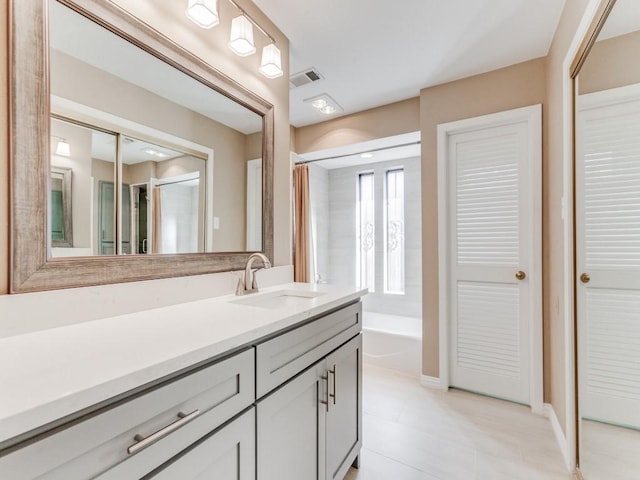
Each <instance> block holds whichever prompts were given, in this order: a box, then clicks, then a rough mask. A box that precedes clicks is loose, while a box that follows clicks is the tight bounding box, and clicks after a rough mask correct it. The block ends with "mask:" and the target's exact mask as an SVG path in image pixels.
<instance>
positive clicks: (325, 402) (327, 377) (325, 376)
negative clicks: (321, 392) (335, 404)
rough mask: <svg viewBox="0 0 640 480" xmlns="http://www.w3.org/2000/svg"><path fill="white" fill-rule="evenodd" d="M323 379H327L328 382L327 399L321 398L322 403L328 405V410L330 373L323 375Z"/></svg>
mask: <svg viewBox="0 0 640 480" xmlns="http://www.w3.org/2000/svg"><path fill="white" fill-rule="evenodd" d="M320 378H321V379H322V380H326V382H327V400H326V401H325V400H320V403H321V404H323V405H326V406H327V412H328V411H329V374H328V373H327V374H326V375H322V376H321V377H320Z"/></svg>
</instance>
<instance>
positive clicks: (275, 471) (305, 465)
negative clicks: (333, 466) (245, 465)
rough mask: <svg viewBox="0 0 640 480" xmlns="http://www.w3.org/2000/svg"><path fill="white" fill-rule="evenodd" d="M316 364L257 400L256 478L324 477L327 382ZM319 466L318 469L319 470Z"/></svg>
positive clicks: (286, 479)
mask: <svg viewBox="0 0 640 480" xmlns="http://www.w3.org/2000/svg"><path fill="white" fill-rule="evenodd" d="M322 370H323V365H322V364H321V363H318V364H316V365H314V366H312V367H311V368H309V369H308V370H306V371H305V372H304V373H302V374H301V375H299V376H298V377H296V378H295V379H293V380H292V381H291V382H289V383H287V384H286V385H285V386H283V387H281V388H280V389H278V390H276V391H275V392H274V393H272V394H271V395H269V396H268V397H266V398H265V399H263V400H261V401H259V402H258V405H257V407H256V409H257V431H258V438H257V464H258V480H300V479H303V478H304V479H305V480H318V479H320V478H323V476H322V473H323V470H324V468H323V464H324V423H325V408H324V406H323V405H322V404H321V403H320V401H321V399H322V398H324V397H326V393H325V391H326V382H323V381H322V378H321V377H322ZM319 468H320V469H321V471H320V472H319V471H318V469H319Z"/></svg>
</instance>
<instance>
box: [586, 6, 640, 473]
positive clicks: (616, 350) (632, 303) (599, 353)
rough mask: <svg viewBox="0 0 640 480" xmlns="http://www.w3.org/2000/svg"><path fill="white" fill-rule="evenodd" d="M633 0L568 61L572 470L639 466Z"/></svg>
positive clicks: (639, 95)
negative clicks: (574, 404)
mask: <svg viewBox="0 0 640 480" xmlns="http://www.w3.org/2000/svg"><path fill="white" fill-rule="evenodd" d="M638 52H640V4H639V2H638V1H637V0H606V1H603V2H602V3H601V6H600V15H598V16H597V17H596V21H595V22H594V24H593V25H592V28H591V35H590V36H589V37H588V39H587V43H586V44H585V48H584V51H583V54H582V55H580V56H579V58H578V59H577V62H576V68H575V71H574V73H575V76H574V78H575V83H574V86H575V110H574V114H575V153H576V154H575V183H574V186H575V187H574V188H575V207H576V209H575V226H576V229H575V252H576V256H575V260H576V272H575V277H576V278H575V280H576V283H575V302H576V323H575V327H576V349H577V356H576V358H577V375H576V379H577V382H576V383H577V398H578V416H577V417H578V418H577V423H578V425H577V427H578V433H579V436H578V445H577V446H578V468H579V470H580V473H581V474H582V478H584V479H585V480H605V479H607V480H608V479H614V478H625V479H626V478H635V477H637V475H638V472H640V457H638V451H639V449H640V66H639V63H638V59H637V55H638Z"/></svg>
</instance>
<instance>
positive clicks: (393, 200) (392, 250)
mask: <svg viewBox="0 0 640 480" xmlns="http://www.w3.org/2000/svg"><path fill="white" fill-rule="evenodd" d="M385 192H386V205H385V206H386V209H385V220H386V222H385V249H384V252H385V255H384V267H385V268H384V291H385V293H395V294H403V293H404V170H402V169H396V170H388V171H387V173H386V176H385Z"/></svg>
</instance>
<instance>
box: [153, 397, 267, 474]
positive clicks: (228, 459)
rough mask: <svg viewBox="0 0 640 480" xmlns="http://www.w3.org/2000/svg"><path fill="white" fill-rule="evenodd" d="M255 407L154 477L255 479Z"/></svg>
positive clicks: (180, 456)
mask: <svg viewBox="0 0 640 480" xmlns="http://www.w3.org/2000/svg"><path fill="white" fill-rule="evenodd" d="M255 432H256V429H255V410H254V409H253V408H252V409H251V410H249V411H248V412H246V413H244V414H243V415H242V416H240V417H238V418H237V419H236V420H234V421H233V422H231V423H230V424H228V425H227V426H225V427H223V428H221V429H220V430H218V431H217V432H215V433H214V434H212V435H211V436H209V437H205V438H204V439H202V440H200V441H198V442H197V443H196V444H195V445H194V446H193V447H191V448H189V449H187V450H186V451H185V452H184V453H183V454H181V455H179V456H178V457H177V458H176V459H175V460H171V461H170V462H169V463H168V465H167V466H166V467H165V468H163V469H161V470H160V471H159V472H157V473H152V474H151V475H148V476H146V477H144V478H145V479H151V478H152V479H154V480H176V479H180V480H205V479H215V480H255V473H256V464H255V445H256V444H255Z"/></svg>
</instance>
